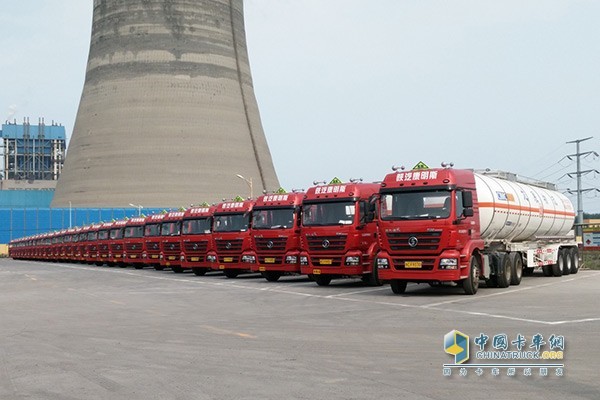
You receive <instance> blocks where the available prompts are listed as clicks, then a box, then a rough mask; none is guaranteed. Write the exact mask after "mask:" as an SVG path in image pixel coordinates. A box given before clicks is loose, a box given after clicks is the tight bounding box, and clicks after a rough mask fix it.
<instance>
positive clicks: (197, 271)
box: [192, 268, 208, 276]
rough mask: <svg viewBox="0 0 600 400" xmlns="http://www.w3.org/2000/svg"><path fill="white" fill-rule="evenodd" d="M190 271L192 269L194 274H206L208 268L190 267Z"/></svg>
mask: <svg viewBox="0 0 600 400" xmlns="http://www.w3.org/2000/svg"><path fill="white" fill-rule="evenodd" d="M192 271H194V275H196V276H204V275H206V272H207V271H208V268H192Z"/></svg>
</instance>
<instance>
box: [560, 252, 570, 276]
mask: <svg viewBox="0 0 600 400" xmlns="http://www.w3.org/2000/svg"><path fill="white" fill-rule="evenodd" d="M571 263H572V259H571V249H568V248H565V249H563V270H562V272H563V275H571V266H572V265H571Z"/></svg>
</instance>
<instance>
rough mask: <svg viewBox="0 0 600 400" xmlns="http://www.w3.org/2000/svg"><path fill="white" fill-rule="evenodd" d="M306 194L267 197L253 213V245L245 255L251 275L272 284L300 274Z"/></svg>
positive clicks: (257, 201)
mask: <svg viewBox="0 0 600 400" xmlns="http://www.w3.org/2000/svg"><path fill="white" fill-rule="evenodd" d="M303 198H304V193H277V194H265V195H263V196H260V197H258V199H256V203H255V204H254V208H253V209H252V228H251V237H252V242H251V246H250V249H248V250H247V251H246V252H244V253H243V255H242V259H243V260H245V261H246V263H247V264H248V267H249V269H251V270H252V272H260V273H261V274H262V276H263V277H264V278H265V279H266V280H267V281H269V282H275V281H277V280H279V278H280V277H281V276H282V275H283V274H286V273H287V274H290V273H297V274H299V273H300V261H299V258H298V257H299V255H300V222H301V221H300V215H301V211H302V200H303Z"/></svg>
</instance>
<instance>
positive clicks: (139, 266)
mask: <svg viewBox="0 0 600 400" xmlns="http://www.w3.org/2000/svg"><path fill="white" fill-rule="evenodd" d="M133 268H135V269H143V268H144V266H143V265H137V264H136V265H134V266H133Z"/></svg>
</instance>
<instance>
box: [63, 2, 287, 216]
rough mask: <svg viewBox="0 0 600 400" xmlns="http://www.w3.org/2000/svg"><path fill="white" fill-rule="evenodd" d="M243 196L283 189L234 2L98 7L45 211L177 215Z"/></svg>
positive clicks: (239, 10)
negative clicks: (133, 209) (140, 209)
mask: <svg viewBox="0 0 600 400" xmlns="http://www.w3.org/2000/svg"><path fill="white" fill-rule="evenodd" d="M237 175H240V176H237ZM242 177H243V178H245V179H242ZM250 182H251V184H250ZM249 186H251V187H252V189H253V192H254V195H255V196H256V195H257V194H260V193H261V192H262V190H269V191H271V190H276V189H277V188H278V187H279V183H278V180H277V175H276V173H275V169H274V167H273V161H272V159H271V154H270V152H269V147H268V145H267V141H266V139H265V135H264V132H263V129H262V125H261V121H260V115H259V112H258V105H257V102H256V98H255V95H254V89H253V86H252V76H251V74H250V66H249V62H248V51H247V48H246V37H245V30H244V14H243V3H242V0H229V1H227V0H195V1H191V0H95V1H94V19H93V26H92V39H91V45H90V54H89V59H88V65H87V72H86V78H85V85H84V88H83V94H82V96H81V102H80V105H79V111H78V113H77V119H76V122H75V127H74V130H73V135H72V138H71V142H70V145H69V148H68V152H67V158H66V160H65V166H64V170H63V173H62V175H61V177H60V179H59V181H58V185H57V188H56V193H55V196H54V200H53V202H52V206H53V207H64V206H68V205H69V203H70V204H71V205H73V206H80V207H81V206H82V207H88V206H89V207H127V206H128V205H129V204H139V205H143V206H144V207H163V206H164V207H166V206H170V207H174V206H185V205H189V204H192V203H195V204H198V203H200V202H204V201H208V202H214V201H218V200H221V199H222V198H232V197H234V196H236V195H242V196H248V195H249V192H250V190H249Z"/></svg>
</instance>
